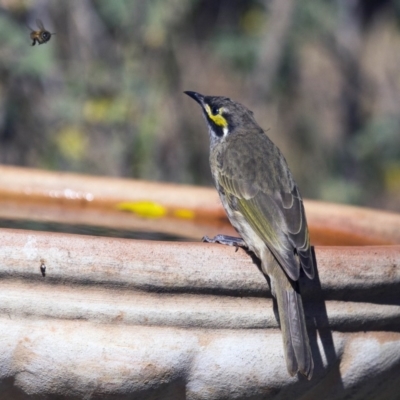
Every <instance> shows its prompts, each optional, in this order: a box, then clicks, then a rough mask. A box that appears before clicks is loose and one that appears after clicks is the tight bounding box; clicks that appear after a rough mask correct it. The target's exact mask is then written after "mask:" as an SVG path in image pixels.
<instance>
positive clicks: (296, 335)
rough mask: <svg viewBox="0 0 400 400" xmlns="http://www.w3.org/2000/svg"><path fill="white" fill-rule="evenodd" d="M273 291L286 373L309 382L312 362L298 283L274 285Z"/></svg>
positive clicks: (312, 366)
mask: <svg viewBox="0 0 400 400" xmlns="http://www.w3.org/2000/svg"><path fill="white" fill-rule="evenodd" d="M282 272H283V271H282ZM287 279H288V278H287ZM274 291H275V296H276V300H277V303H278V311H279V319H280V324H281V330H282V337H283V346H284V351H285V358H286V365H287V369H288V372H289V374H290V375H292V376H293V375H295V374H296V373H297V372H300V373H302V374H303V375H305V376H306V377H307V379H309V380H310V379H311V377H312V374H313V369H314V362H313V358H312V354H311V348H310V342H309V339H308V334H307V328H306V320H305V317H304V310H303V302H302V300H301V295H300V292H299V288H298V282H290V283H289V282H288V284H287V285H275V288H274Z"/></svg>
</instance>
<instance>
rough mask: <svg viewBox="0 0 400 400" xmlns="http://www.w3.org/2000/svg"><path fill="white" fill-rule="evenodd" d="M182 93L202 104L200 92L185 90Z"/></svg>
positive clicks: (202, 98)
mask: <svg viewBox="0 0 400 400" xmlns="http://www.w3.org/2000/svg"><path fill="white" fill-rule="evenodd" d="M183 93H185V94H187V95H188V96H189V97H191V98H192V99H193V100H196V101H197V102H198V103H199V104H200V105H201V106H202V107H203V106H204V96H203V95H202V94H200V93H197V92H190V91H186V92H183Z"/></svg>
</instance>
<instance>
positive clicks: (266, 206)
mask: <svg viewBox="0 0 400 400" xmlns="http://www.w3.org/2000/svg"><path fill="white" fill-rule="evenodd" d="M184 93H185V94H187V95H188V96H190V97H191V98H192V99H194V100H195V101H196V102H197V103H198V104H199V105H200V106H201V108H202V111H203V115H204V118H205V120H206V123H207V126H208V133H209V138H210V155H209V161H210V168H211V174H212V177H213V180H214V184H215V187H216V189H217V191H218V193H219V196H220V199H221V202H222V205H223V207H224V208H225V211H226V213H227V216H228V218H229V220H230V222H231V224H232V225H233V227H234V228H235V229H236V231H237V232H238V233H239V235H240V236H241V237H240V238H235V237H232V236H224V235H217V236H216V237H214V238H211V239H210V238H208V237H207V236H205V237H204V238H203V240H204V241H206V242H212V243H222V244H228V245H233V246H236V247H244V248H247V249H248V250H250V251H251V252H252V253H254V254H255V255H256V256H257V258H258V259H259V260H260V261H261V270H262V272H263V274H264V275H266V276H267V277H268V281H269V284H270V289H271V293H272V295H273V296H274V297H275V299H276V303H277V306H278V314H279V323H280V328H281V331H282V338H283V349H284V357H285V360H286V366H287V370H288V373H289V374H290V375H291V376H294V375H296V374H297V373H298V372H299V373H300V374H302V375H304V376H305V377H306V378H307V379H309V380H310V379H311V377H312V375H313V370H314V362H313V357H312V352H311V347H310V342H309V337H308V333H307V327H306V321H305V315H304V309H303V302H302V297H301V293H300V288H299V277H300V271H301V270H303V271H304V273H305V275H306V276H307V277H308V278H309V279H313V278H314V274H315V268H316V261H314V259H313V257H312V248H311V244H310V238H309V231H308V226H307V220H306V215H305V210H304V205H303V200H302V197H301V195H300V192H299V189H298V187H297V184H296V182H295V181H294V178H293V176H292V173H291V172H290V170H289V166H288V164H287V162H286V160H285V158H284V156H283V154H282V153H281V151H280V150H279V148H278V147H277V146H276V145H275V144H274V143H273V142H272V141H271V139H270V138H269V137H268V136H267V134H266V133H265V131H264V130H263V129H262V128H261V127H260V126H259V125H258V123H257V122H256V120H255V118H254V115H253V112H252V111H250V110H249V109H248V108H246V107H245V106H244V105H242V104H240V103H238V102H236V101H233V100H231V99H230V98H228V97H223V96H205V95H202V94H200V93H197V92H193V91H185V92H184ZM314 264H315V265H314Z"/></svg>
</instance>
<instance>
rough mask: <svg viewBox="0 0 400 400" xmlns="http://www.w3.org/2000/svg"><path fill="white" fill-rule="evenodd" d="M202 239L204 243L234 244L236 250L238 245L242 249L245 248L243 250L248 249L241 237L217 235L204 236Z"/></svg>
mask: <svg viewBox="0 0 400 400" xmlns="http://www.w3.org/2000/svg"><path fill="white" fill-rule="evenodd" d="M202 241H203V242H206V243H220V244H225V245H228V246H234V247H236V251H237V250H238V248H239V247H241V248H242V249H245V250H247V249H248V247H247V245H246V243H245V241H244V240H243V239H242V238H239V237H234V236H227V235H217V236H214V237H213V238H209V237H208V236H204V237H203V239H202Z"/></svg>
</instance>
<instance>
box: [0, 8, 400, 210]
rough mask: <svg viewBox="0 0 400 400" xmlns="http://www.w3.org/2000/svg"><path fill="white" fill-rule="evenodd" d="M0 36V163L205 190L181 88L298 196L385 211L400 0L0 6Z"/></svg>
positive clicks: (393, 155) (198, 125) (396, 155)
mask: <svg viewBox="0 0 400 400" xmlns="http://www.w3.org/2000/svg"><path fill="white" fill-rule="evenodd" d="M37 18H40V19H41V20H42V21H43V23H44V26H45V28H46V29H47V30H49V31H50V32H55V33H56V35H54V36H52V37H51V40H50V41H49V42H48V43H46V44H43V45H41V46H37V45H36V46H34V47H32V46H31V43H32V42H31V40H30V38H29V34H30V29H29V28H28V26H30V27H32V28H33V29H36V19H37ZM0 38H1V42H0V163H2V164H10V165H20V166H25V167H35V168H44V169H49V170H59V171H72V172H78V173H85V174H95V175H109V176H121V177H132V178H139V179H146V180H153V181H167V182H178V183H185V184H196V185H211V184H212V182H211V175H210V172H209V166H208V134H207V131H206V126H205V123H204V121H203V119H202V116H201V112H200V109H199V107H198V105H197V104H195V103H194V102H193V100H191V99H189V98H188V97H187V96H185V95H184V94H183V93H182V92H183V91H184V90H195V91H199V92H201V93H203V94H209V95H225V96H228V97H231V98H233V99H235V100H237V101H239V102H241V103H243V104H245V105H246V106H248V107H249V108H250V109H252V110H253V111H254V113H255V117H256V119H257V121H258V122H259V123H260V125H261V126H262V127H263V128H265V129H266V130H268V135H269V136H270V137H271V139H272V140H273V141H274V142H275V143H276V144H277V145H278V146H279V147H280V148H281V150H282V152H283V153H284V155H285V156H286V159H287V161H288V163H289V165H290V167H291V169H292V172H293V174H294V176H295V178H296V180H297V182H298V184H299V186H300V188H301V191H302V194H303V196H304V197H307V198H314V199H322V200H328V201H332V202H341V203H350V204H358V205H365V206H370V207H377V208H383V209H387V210H394V211H400V0H365V1H361V0H336V1H331V0H303V1H301V2H300V1H294V0H268V1H267V0H249V1H243V0H241V1H239V0H147V1H141V0H118V1H110V0H68V1H60V0H0Z"/></svg>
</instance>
